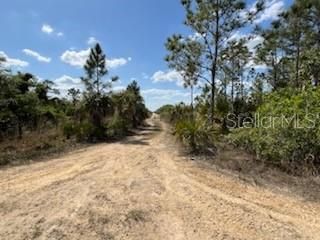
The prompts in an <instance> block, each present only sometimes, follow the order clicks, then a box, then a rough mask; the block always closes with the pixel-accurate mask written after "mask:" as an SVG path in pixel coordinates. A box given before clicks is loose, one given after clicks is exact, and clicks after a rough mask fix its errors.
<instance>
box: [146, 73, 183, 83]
mask: <svg viewBox="0 0 320 240" xmlns="http://www.w3.org/2000/svg"><path fill="white" fill-rule="evenodd" d="M151 80H152V81H153V82H154V83H158V82H176V84H177V85H178V86H182V85H183V77H182V76H181V74H180V73H179V72H177V71H176V70H169V71H166V72H164V71H157V72H155V73H154V74H153V76H152V77H151Z"/></svg>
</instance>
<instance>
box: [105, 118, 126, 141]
mask: <svg viewBox="0 0 320 240" xmlns="http://www.w3.org/2000/svg"><path fill="white" fill-rule="evenodd" d="M107 128H108V130H107V135H108V137H109V138H112V139H119V138H122V137H124V136H125V135H126V134H127V133H128V128H129V124H128V123H127V121H126V120H125V119H123V118H121V117H119V116H115V117H113V119H112V120H111V122H110V123H109V124H108V127H107Z"/></svg>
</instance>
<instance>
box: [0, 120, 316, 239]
mask: <svg viewBox="0 0 320 240" xmlns="http://www.w3.org/2000/svg"><path fill="white" fill-rule="evenodd" d="M150 123H151V126H150V127H148V128H146V129H144V130H143V131H141V132H140V133H139V134H138V135H137V136H134V137H130V138H129V139H127V140H125V141H122V142H119V143H112V144H99V145H95V146H92V147H88V148H85V149H82V150H78V151H76V152H72V153H69V154H67V155H64V156H63V157H59V158H56V159H51V160H50V161H44V162H38V163H34V164H31V165H26V166H19V167H13V168H9V169H3V170H0V239H1V240H5V239H8V240H15V239H89V240H90V239H137V240H141V239H150V240H156V239H165V240H170V239H190V240H198V239H200V240H201V239H252V240H257V239H289V240H293V239H320V203H317V202H310V201H306V200H303V199H302V198H299V197H295V196H291V195H290V194H286V192H285V191H284V192H283V194H282V193H281V192H280V193H279V191H278V192H277V193H275V192H274V191H272V190H270V189H266V188H263V187H259V186H255V185H254V184H250V183H245V182H242V181H240V180H239V179H236V178H234V177H232V176H231V175H226V174H223V173H221V172H220V171H215V170H212V169H208V168H205V167H201V165H199V164H197V163H196V162H194V161H187V160H186V159H185V158H184V157H182V156H180V155H179V152H178V150H177V147H176V145H175V144H173V141H172V140H170V139H172V137H171V136H170V135H169V133H167V132H166V131H164V130H163V127H162V125H163V124H161V123H159V122H157V120H151V122H150Z"/></svg>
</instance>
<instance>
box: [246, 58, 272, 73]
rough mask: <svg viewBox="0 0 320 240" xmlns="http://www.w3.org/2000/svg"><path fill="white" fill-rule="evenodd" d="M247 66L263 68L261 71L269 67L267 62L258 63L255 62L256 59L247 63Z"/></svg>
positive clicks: (257, 68)
mask: <svg viewBox="0 0 320 240" xmlns="http://www.w3.org/2000/svg"><path fill="white" fill-rule="evenodd" d="M246 68H254V69H256V70H261V71H263V70H266V69H267V68H268V66H267V65H265V64H256V63H255V62H254V60H250V61H249V62H248V63H247V65H246Z"/></svg>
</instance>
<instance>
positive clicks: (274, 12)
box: [254, 0, 285, 24]
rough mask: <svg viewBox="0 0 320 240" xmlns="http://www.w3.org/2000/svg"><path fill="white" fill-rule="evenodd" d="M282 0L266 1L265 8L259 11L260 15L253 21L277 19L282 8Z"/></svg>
mask: <svg viewBox="0 0 320 240" xmlns="http://www.w3.org/2000/svg"><path fill="white" fill-rule="evenodd" d="M284 6H285V4H284V1H283V0H271V1H266V8H265V9H264V11H263V12H262V13H261V15H260V16H259V17H258V18H257V19H256V20H255V21H254V23H256V24H259V23H262V22H264V21H273V20H277V19H278V16H279V14H280V13H282V12H283V10H284Z"/></svg>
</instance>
